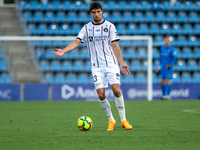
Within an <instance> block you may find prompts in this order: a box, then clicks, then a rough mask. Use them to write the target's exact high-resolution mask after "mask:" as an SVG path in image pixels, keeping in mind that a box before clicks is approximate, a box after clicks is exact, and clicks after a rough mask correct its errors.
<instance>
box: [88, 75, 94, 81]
mask: <svg viewBox="0 0 200 150" xmlns="http://www.w3.org/2000/svg"><path fill="white" fill-rule="evenodd" d="M88 80H89V81H88V82H89V83H94V79H93V76H92V74H91V75H89V79H88Z"/></svg>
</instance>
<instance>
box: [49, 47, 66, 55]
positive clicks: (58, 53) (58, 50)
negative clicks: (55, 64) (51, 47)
mask: <svg viewBox="0 0 200 150" xmlns="http://www.w3.org/2000/svg"><path fill="white" fill-rule="evenodd" d="M55 50H56V52H52V54H54V55H56V56H62V55H64V54H65V53H64V51H63V50H62V49H57V48H55Z"/></svg>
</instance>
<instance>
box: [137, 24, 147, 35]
mask: <svg viewBox="0 0 200 150" xmlns="http://www.w3.org/2000/svg"><path fill="white" fill-rule="evenodd" d="M148 33H149V29H148V25H147V24H145V23H141V24H139V34H148Z"/></svg>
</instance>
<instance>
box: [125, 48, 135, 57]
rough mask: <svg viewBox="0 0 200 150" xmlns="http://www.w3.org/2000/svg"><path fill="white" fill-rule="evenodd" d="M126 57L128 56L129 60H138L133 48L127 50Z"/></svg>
mask: <svg viewBox="0 0 200 150" xmlns="http://www.w3.org/2000/svg"><path fill="white" fill-rule="evenodd" d="M125 55H126V58H127V59H135V58H136V54H135V50H134V49H133V48H129V49H127V50H126V54H125Z"/></svg>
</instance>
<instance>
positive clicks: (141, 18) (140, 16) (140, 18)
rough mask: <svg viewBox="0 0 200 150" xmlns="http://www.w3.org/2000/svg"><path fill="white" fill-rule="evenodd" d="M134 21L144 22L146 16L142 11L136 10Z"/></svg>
mask: <svg viewBox="0 0 200 150" xmlns="http://www.w3.org/2000/svg"><path fill="white" fill-rule="evenodd" d="M133 20H134V22H144V16H143V13H142V12H135V13H134V19H133Z"/></svg>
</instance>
